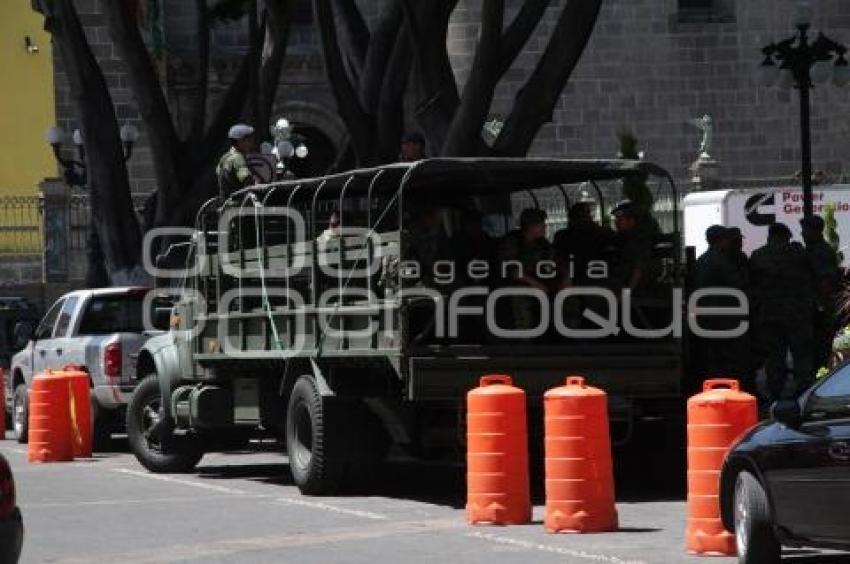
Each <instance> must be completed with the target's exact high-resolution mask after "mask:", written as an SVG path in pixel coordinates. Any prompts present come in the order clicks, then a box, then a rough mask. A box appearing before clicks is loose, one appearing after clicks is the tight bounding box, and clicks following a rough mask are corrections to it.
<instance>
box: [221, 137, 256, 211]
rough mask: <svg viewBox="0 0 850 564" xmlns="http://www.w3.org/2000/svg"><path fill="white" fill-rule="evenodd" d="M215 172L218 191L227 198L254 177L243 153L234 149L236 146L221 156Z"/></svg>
mask: <svg viewBox="0 0 850 564" xmlns="http://www.w3.org/2000/svg"><path fill="white" fill-rule="evenodd" d="M215 174H216V176H217V177H218V193H219V196H221V197H222V198H227V197H228V196H230V195H231V194H232V193H233V192H235V191H237V190H241V189H242V188H244V187H245V186H248V185H250V184H251V182H252V180H253V178H254V176H253V174H251V169H250V168H249V167H248V161H247V160H246V159H245V155H243V154H242V153H240V152H239V151H238V150H236V147H231V148H230V150H229V151H227V152H226V153H225V154H224V155H223V156H222V157H221V159H220V160H219V161H218V166H216V169H215Z"/></svg>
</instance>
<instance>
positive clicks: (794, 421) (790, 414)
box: [770, 399, 803, 429]
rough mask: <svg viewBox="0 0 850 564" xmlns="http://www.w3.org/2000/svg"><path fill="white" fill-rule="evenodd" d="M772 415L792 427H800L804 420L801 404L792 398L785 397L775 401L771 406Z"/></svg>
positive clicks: (776, 419)
mask: <svg viewBox="0 0 850 564" xmlns="http://www.w3.org/2000/svg"><path fill="white" fill-rule="evenodd" d="M770 416H771V417H772V418H773V420H774V421H778V422H779V423H782V424H783V425H786V426H788V427H791V428H792V429H794V428H797V427H799V426H800V423H801V422H802V421H803V416H802V410H801V409H800V404H799V403H797V400H792V399H783V400H779V401H777V402H774V404H773V405H772V406H770Z"/></svg>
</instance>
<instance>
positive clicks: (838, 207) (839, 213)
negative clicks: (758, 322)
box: [682, 184, 850, 266]
mask: <svg viewBox="0 0 850 564" xmlns="http://www.w3.org/2000/svg"><path fill="white" fill-rule="evenodd" d="M812 200H813V203H814V212H815V214H817V215H820V216H823V215H824V210H825V207H826V205H827V204H833V205H835V219H836V223H837V226H838V234H839V237H840V239H841V250H842V251H843V252H844V255H845V257H847V256H848V255H850V253H848V252H847V250H846V249H847V248H848V247H850V184H833V185H829V186H819V187H815V189H814V190H813V192H812ZM682 207H683V210H684V224H685V245H686V246H688V247H694V248H695V249H696V256H699V255H701V254H702V253H704V252H705V250H706V248H707V247H708V245H707V243H706V242H705V230H706V229H707V228H708V227H709V226H711V225H715V224H717V225H724V226H726V227H738V228H740V229H741V231H742V232H743V234H744V252H745V253H747V254H748V255H749V254H750V253H752V252H753V251H754V250H755V249H757V248H759V247H761V246H762V245H764V244H765V243H766V242H767V230H768V227H769V226H770V225H771V224H773V223H784V224H785V225H787V226H788V227H789V228H790V229H791V233H792V234H793V235H794V239H795V240H797V241H802V238H801V236H800V219H801V218H802V217H803V191H802V189H801V188H800V187H799V186H794V187H767V188H747V189H736V190H712V191H709V192H694V193H692V194H688V195H687V196H685V199H684V202H683V205H682ZM847 263H848V260H847V259H846V258H845V266H848V264H847Z"/></svg>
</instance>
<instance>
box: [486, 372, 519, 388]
mask: <svg viewBox="0 0 850 564" xmlns="http://www.w3.org/2000/svg"><path fill="white" fill-rule="evenodd" d="M479 384H480V385H481V386H492V385H493V384H504V385H505V386H513V384H514V381H513V380H512V379H511V377H510V376H507V375H505V374H491V375H490V376H482V377H481V381H480V382H479Z"/></svg>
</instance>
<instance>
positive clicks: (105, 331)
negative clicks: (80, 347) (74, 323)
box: [79, 294, 161, 335]
mask: <svg viewBox="0 0 850 564" xmlns="http://www.w3.org/2000/svg"><path fill="white" fill-rule="evenodd" d="M144 298H145V296H144V294H133V295H121V294H119V295H112V296H96V297H93V298H92V299H91V300H90V301H89V303H88V305H87V306H86V310H85V312H84V313H83V318H82V321H81V322H80V330H79V334H80V335H109V334H112V333H141V332H142V331H145V330H148V329H153V327H145V326H144V315H143V312H142V306H143V305H144ZM158 305H161V304H159V303H158V300H153V307H157V306H158ZM149 317H150V319H153V317H154V316H153V313H151V314H150V316H149Z"/></svg>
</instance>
